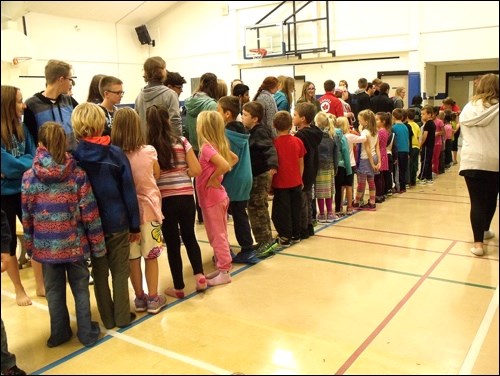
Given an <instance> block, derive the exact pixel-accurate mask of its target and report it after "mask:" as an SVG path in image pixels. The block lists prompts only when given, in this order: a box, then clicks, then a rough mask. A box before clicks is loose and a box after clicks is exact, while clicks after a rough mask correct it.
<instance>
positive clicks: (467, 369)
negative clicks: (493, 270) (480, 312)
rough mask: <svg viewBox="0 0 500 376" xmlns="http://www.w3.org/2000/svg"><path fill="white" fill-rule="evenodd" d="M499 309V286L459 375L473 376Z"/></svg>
mask: <svg viewBox="0 0 500 376" xmlns="http://www.w3.org/2000/svg"><path fill="white" fill-rule="evenodd" d="M497 309H498V286H497V288H496V290H495V294H493V297H492V298H491V301H490V305H489V306H488V310H487V311H486V313H485V315H484V317H483V321H481V325H479V329H478V330H477V333H476V336H475V337H474V340H473V341H472V344H471V346H470V348H469V352H468V353H467V356H466V357H465V360H464V363H463V364H462V368H461V369H460V372H459V375H471V374H472V373H471V372H472V368H473V367H474V365H475V364H476V361H477V357H478V355H479V352H480V351H481V346H483V343H484V340H485V338H486V336H487V335H488V330H489V328H490V326H491V322H492V321H493V318H494V317H495V312H496V310H497Z"/></svg>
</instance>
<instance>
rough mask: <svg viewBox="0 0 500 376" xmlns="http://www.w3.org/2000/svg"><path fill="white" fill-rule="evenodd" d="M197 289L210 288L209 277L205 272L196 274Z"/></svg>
mask: <svg viewBox="0 0 500 376" xmlns="http://www.w3.org/2000/svg"><path fill="white" fill-rule="evenodd" d="M194 277H195V279H196V291H205V290H206V289H207V288H208V285H207V279H206V278H205V276H204V275H203V274H196V275H195V276H194Z"/></svg>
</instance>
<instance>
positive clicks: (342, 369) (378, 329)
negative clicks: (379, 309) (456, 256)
mask: <svg viewBox="0 0 500 376" xmlns="http://www.w3.org/2000/svg"><path fill="white" fill-rule="evenodd" d="M454 245H455V242H452V243H451V244H450V245H449V246H448V248H447V249H446V251H444V252H443V254H441V255H440V256H439V257H438V258H437V260H436V261H434V263H433V264H432V265H431V266H430V268H429V269H428V270H427V272H425V274H424V275H422V277H420V279H419V280H418V281H417V283H415V285H414V286H413V287H412V288H411V289H410V291H408V293H406V295H405V296H404V297H403V299H401V300H400V301H399V303H398V304H397V305H396V306H395V307H394V308H393V309H392V311H391V312H390V313H389V314H388V315H387V316H386V317H385V319H384V320H382V322H381V323H380V324H379V325H378V326H377V327H376V328H375V330H374V331H373V332H372V333H371V334H370V335H369V336H368V338H366V339H365V340H364V341H363V343H362V344H361V345H360V346H359V347H358V348H357V349H356V350H355V351H354V352H353V353H352V355H351V356H350V357H349V358H348V359H347V360H346V361H345V362H344V364H342V366H341V367H340V368H339V369H338V370H337V372H335V374H336V375H343V374H344V373H345V372H346V371H347V370H348V369H349V368H350V367H351V366H352V365H353V364H354V362H355V361H356V360H357V359H358V358H359V357H360V355H361V354H362V353H363V352H364V351H365V350H366V348H367V347H368V346H369V345H370V344H371V343H372V342H373V340H374V339H375V338H376V337H377V336H378V335H379V334H380V332H381V331H382V330H383V329H384V328H385V327H386V326H387V324H388V323H389V322H390V321H391V320H392V319H393V318H394V316H396V314H397V313H398V312H399V311H400V310H401V308H403V306H404V305H405V304H406V302H408V300H410V298H411V297H412V296H413V294H414V293H415V292H416V291H417V289H418V288H419V287H420V286H421V285H422V283H424V281H425V280H426V279H427V278H428V277H429V275H430V274H431V273H432V272H433V271H434V269H436V267H437V266H438V265H439V263H441V261H442V260H443V258H444V257H445V256H447V255H448V253H449V252H450V250H451V249H452V248H453V247H454Z"/></svg>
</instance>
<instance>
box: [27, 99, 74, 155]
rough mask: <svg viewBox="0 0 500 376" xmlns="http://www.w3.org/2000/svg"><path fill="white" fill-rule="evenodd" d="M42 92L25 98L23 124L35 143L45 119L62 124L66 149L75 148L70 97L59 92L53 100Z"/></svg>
mask: <svg viewBox="0 0 500 376" xmlns="http://www.w3.org/2000/svg"><path fill="white" fill-rule="evenodd" d="M42 93H43V91H41V92H40V93H36V94H35V95H34V96H32V97H31V98H28V99H26V108H25V110H24V124H26V127H28V130H29V131H30V133H31V136H32V137H33V140H34V142H35V145H36V144H38V129H39V128H40V127H41V126H42V125H43V124H44V123H45V122H47V121H55V122H56V123H59V124H61V125H62V126H63V129H64V133H66V139H67V150H69V151H72V150H75V148H76V140H75V135H74V132H73V127H72V125H71V114H72V113H73V102H72V101H71V97H70V96H69V95H66V94H59V96H58V97H57V98H56V99H55V100H52V99H49V98H47V97H46V96H44V95H43V94H42Z"/></svg>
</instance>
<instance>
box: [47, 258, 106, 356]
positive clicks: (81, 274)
mask: <svg viewBox="0 0 500 376" xmlns="http://www.w3.org/2000/svg"><path fill="white" fill-rule="evenodd" d="M42 270H43V279H44V283H45V294H46V297H47V303H48V306H49V314H50V338H49V340H48V342H47V344H48V345H49V346H50V347H53V346H57V345H59V344H61V343H64V342H67V341H69V339H70V338H71V336H72V332H71V327H70V320H69V312H68V307H67V303H66V276H67V277H68V282H69V286H70V288H71V292H72V293H73V297H74V299H75V311H76V322H77V327H78V332H77V336H78V339H79V340H80V342H81V343H82V344H83V345H85V346H92V345H93V344H94V343H95V342H96V341H97V339H98V337H99V332H100V330H99V325H98V324H97V323H96V322H92V321H91V313H90V293H89V269H88V267H87V264H86V263H85V261H83V260H82V261H77V262H68V263H61V264H46V263H44V264H42Z"/></svg>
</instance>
